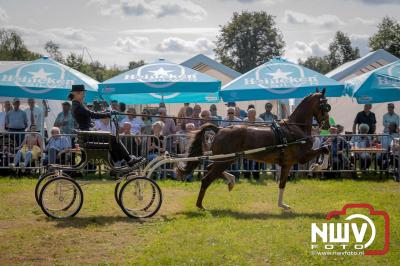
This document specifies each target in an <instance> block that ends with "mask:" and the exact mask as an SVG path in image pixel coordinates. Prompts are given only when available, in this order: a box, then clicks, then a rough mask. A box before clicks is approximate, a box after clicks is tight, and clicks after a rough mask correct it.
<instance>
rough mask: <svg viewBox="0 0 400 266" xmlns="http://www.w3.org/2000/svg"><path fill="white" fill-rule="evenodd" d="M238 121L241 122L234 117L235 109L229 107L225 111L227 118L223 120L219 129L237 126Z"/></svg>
mask: <svg viewBox="0 0 400 266" xmlns="http://www.w3.org/2000/svg"><path fill="white" fill-rule="evenodd" d="M240 121H242V120H241V119H240V118H238V117H236V116H235V107H229V108H228V110H227V116H226V117H225V118H224V121H222V122H221V127H227V126H230V125H238V124H239V123H238V122H240Z"/></svg>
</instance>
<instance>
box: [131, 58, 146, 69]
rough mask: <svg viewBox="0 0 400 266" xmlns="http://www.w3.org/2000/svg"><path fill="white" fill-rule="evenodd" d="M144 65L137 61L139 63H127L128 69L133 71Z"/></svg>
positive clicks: (142, 62) (141, 61)
mask: <svg viewBox="0 0 400 266" xmlns="http://www.w3.org/2000/svg"><path fill="white" fill-rule="evenodd" d="M144 64H145V63H144V61H143V60H139V61H130V62H129V65H128V69H129V70H131V69H134V68H138V67H141V66H143V65H144Z"/></svg>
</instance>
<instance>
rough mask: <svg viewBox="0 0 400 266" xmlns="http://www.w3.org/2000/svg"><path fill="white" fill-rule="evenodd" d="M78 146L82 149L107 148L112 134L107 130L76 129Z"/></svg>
mask: <svg viewBox="0 0 400 266" xmlns="http://www.w3.org/2000/svg"><path fill="white" fill-rule="evenodd" d="M77 137H78V143H79V146H80V147H82V148H84V149H92V150H108V149H109V148H110V143H111V138H112V135H111V133H110V132H108V131H77Z"/></svg>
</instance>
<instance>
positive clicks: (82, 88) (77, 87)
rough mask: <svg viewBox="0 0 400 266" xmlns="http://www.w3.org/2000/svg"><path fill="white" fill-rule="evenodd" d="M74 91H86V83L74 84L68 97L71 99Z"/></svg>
mask: <svg viewBox="0 0 400 266" xmlns="http://www.w3.org/2000/svg"><path fill="white" fill-rule="evenodd" d="M74 91H85V85H82V84H76V85H72V88H71V93H70V94H68V99H69V100H70V101H71V100H72V99H73V95H72V92H74Z"/></svg>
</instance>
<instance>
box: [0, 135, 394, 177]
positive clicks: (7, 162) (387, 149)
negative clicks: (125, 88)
mask: <svg viewBox="0 0 400 266" xmlns="http://www.w3.org/2000/svg"><path fill="white" fill-rule="evenodd" d="M29 135H35V136H38V137H39V139H40V140H41V141H42V143H43V147H47V148H48V144H49V143H51V141H53V140H55V139H56V138H57V139H66V140H65V141H66V142H68V143H69V144H68V147H67V148H66V149H67V151H66V152H63V153H62V155H61V156H59V155H57V157H56V159H54V156H53V157H52V158H50V157H51V156H50V154H49V151H48V149H45V150H42V151H41V153H40V156H39V157H38V158H35V159H34V160H31V161H30V162H29V163H28V165H27V167H20V166H19V165H15V168H16V169H21V168H27V169H33V170H39V171H40V170H44V169H46V165H47V164H49V163H59V164H64V165H71V166H72V165H74V164H76V161H77V160H79V158H77V157H79V155H77V154H76V153H73V152H69V151H68V149H69V148H74V147H75V145H76V135H65V134H60V135H58V136H55V137H54V136H52V137H50V138H49V139H48V140H47V141H46V142H45V141H44V139H43V138H42V137H41V136H40V134H39V133H31V132H5V133H1V134H0V138H1V139H0V145H1V152H0V169H9V168H10V166H11V164H13V163H14V161H15V158H16V156H17V154H18V150H20V144H21V143H22V142H23V140H24V138H25V137H26V136H28V137H29ZM120 140H121V142H122V143H123V144H124V145H125V147H126V148H127V150H128V151H129V153H131V154H134V155H136V156H144V157H146V158H147V159H148V160H149V161H150V160H152V159H154V158H155V157H156V156H157V155H160V154H161V153H163V152H168V153H169V154H171V155H179V156H182V157H185V156H187V152H188V148H189V146H190V142H191V135H190V134H172V135H168V136H163V137H156V136H154V135H120ZM58 141H59V140H58ZM314 141H315V147H320V146H322V145H328V146H329V147H330V153H329V154H328V155H322V156H319V157H317V158H315V159H314V160H313V161H311V162H309V163H307V164H299V165H295V166H294V167H293V168H292V170H291V172H292V173H306V174H308V175H313V174H315V173H322V174H324V175H329V174H331V175H335V176H336V175H340V174H342V173H357V172H361V173H368V172H371V173H380V174H386V175H388V174H394V173H396V172H397V173H399V171H400V170H399V169H400V160H399V157H400V148H399V140H398V139H395V138H394V137H393V136H391V135H387V134H375V135H360V134H349V135H348V134H346V135H329V136H314ZM369 146H371V147H369ZM105 149H106V148H105ZM25 154H26V153H24V154H22V155H19V156H21V162H23V159H24V156H26V155H25ZM51 160H52V162H50V161H51ZM54 160H55V162H54ZM207 163H208V162H203V164H201V165H200V166H199V168H198V169H197V170H196V172H205V167H206V164H207ZM174 167H175V166H174V165H172V164H167V165H164V166H162V167H161V169H159V172H158V174H159V175H161V176H166V175H167V174H169V175H172V176H173V175H174ZM104 170H105V168H104V167H103V165H101V164H99V163H97V162H93V163H90V164H88V165H87V166H86V168H85V169H84V171H85V172H92V173H98V174H99V175H101V174H103V173H104ZM228 171H229V172H231V173H232V174H234V175H237V176H238V175H240V174H244V175H248V174H250V173H252V174H253V175H259V174H264V173H269V174H273V175H275V176H276V174H277V173H278V174H279V167H278V166H275V165H271V164H265V163H256V162H254V161H250V160H246V159H243V158H239V159H238V160H237V162H235V163H234V164H232V166H231V168H230V169H229V170H228Z"/></svg>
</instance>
